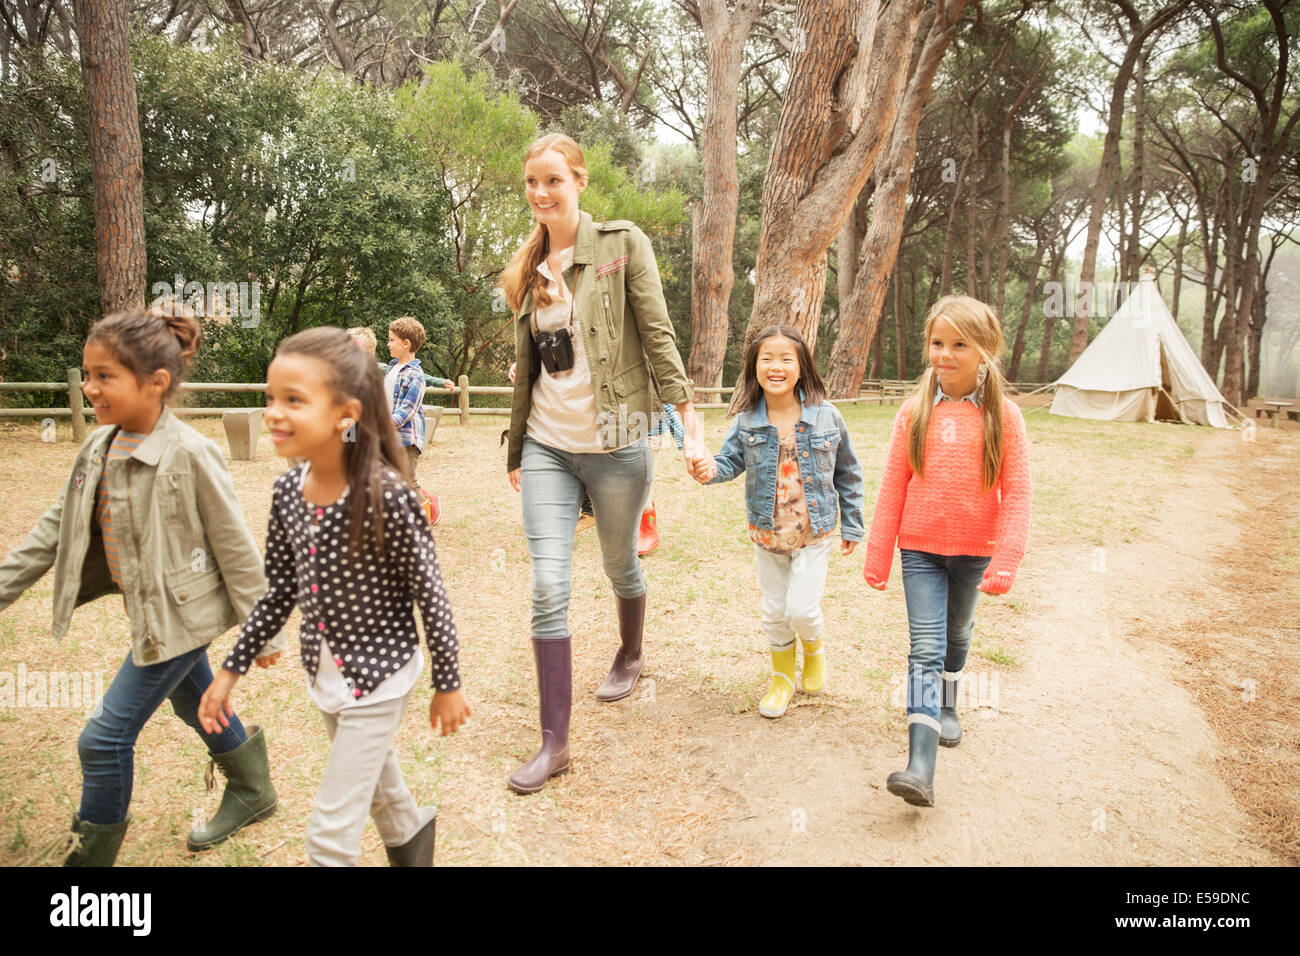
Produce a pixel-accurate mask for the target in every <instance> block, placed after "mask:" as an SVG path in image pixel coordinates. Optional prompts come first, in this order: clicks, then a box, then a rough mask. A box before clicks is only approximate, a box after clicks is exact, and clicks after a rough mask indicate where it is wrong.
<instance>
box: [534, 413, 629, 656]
mask: <svg viewBox="0 0 1300 956" xmlns="http://www.w3.org/2000/svg"><path fill="white" fill-rule="evenodd" d="M520 468H521V471H520V491H521V492H522V495H523V509H524V535H525V536H526V537H527V538H528V553H529V554H530V555H531V556H532V559H533V620H532V636H533V637H534V638H537V639H548V638H549V639H559V638H564V637H568V636H569V594H570V592H571V590H572V587H573V535H574V533H575V531H576V530H577V525H578V508H579V505H580V504H581V502H582V491H583V489H584V488H585V489H586V490H587V494H588V495H590V496H591V506H592V511H593V512H594V513H595V515H596V533H597V534H598V535H599V536H600V554H601V560H602V562H603V564H604V567H605V575H606V576H607V577H608V578H609V580H610V583H611V584H612V585H613V586H614V593H615V594H617V595H618V596H619V597H624V598H634V597H640V596H641V595H642V594H645V589H646V581H645V573H644V572H643V571H642V570H641V559H640V558H639V557H637V553H636V542H637V531H638V529H639V528H640V525H641V511H642V509H643V508H644V507H645V503H646V498H647V497H648V496H649V494H650V482H651V480H652V479H653V477H654V456H653V455H652V454H651V452H650V443H649V442H648V441H647V440H646V439H644V438H643V439H641V440H640V441H638V442H636V443H635V444H632V445H629V446H628V447H626V448H620V449H618V450H617V451H610V452H598V453H595V454H574V453H572V452H567V451H560V450H559V449H556V448H551V447H550V446H549V445H543V444H542V443H541V442H538V441H534V440H533V439H531V438H529V437H527V436H524V447H523V457H522V460H521V462H520Z"/></svg>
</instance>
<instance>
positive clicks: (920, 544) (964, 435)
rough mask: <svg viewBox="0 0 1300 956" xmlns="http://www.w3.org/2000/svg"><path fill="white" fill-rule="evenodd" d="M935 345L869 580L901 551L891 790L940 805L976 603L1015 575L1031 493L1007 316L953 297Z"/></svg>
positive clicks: (889, 484) (893, 456)
mask: <svg viewBox="0 0 1300 956" xmlns="http://www.w3.org/2000/svg"><path fill="white" fill-rule="evenodd" d="M925 341H926V347H925V348H926V351H925V358H926V361H927V364H928V366H929V367H928V368H927V369H926V370H925V372H924V373H922V375H921V378H920V382H919V384H918V388H917V390H916V392H915V393H914V394H913V395H912V396H911V397H910V398H909V399H908V400H907V401H906V402H904V403H903V407H902V408H900V409H899V412H898V416H897V418H895V420H894V432H893V436H892V437H891V439H890V442H889V451H888V453H887V455H886V460H885V473H884V476H883V478H882V479H881V483H880V493H879V495H878V496H877V498H876V512H875V517H874V519H873V520H872V522H871V533H870V535H869V536H868V538H867V559H866V564H865V566H864V567H863V577H865V578H866V581H867V584H869V585H870V586H871V587H873V588H876V589H877V590H880V591H883V590H884V589H885V583H886V581H888V579H889V570H890V565H891V564H892V563H893V556H894V546H895V544H897V546H898V548H899V552H900V558H901V562H902V568H903V593H904V595H905V597H906V600H907V624H908V630H909V632H910V636H911V652H910V653H909V654H908V658H907V666H908V678H907V732H908V761H907V769H906V770H902V771H898V772H896V773H892V774H890V775H889V779H888V782H887V785H888V788H889V792H890V793H893V794H896V795H897V796H900V797H902V798H903V799H904V800H906V801H907V802H908V803H910V804H913V805H915V806H923V807H929V806H933V805H934V765H935V757H936V754H937V748H938V746H939V745H943V746H945V747H956V746H957V745H958V744H959V743H960V742H961V736H962V731H961V724H960V722H959V721H958V719H957V682H958V680H959V679H960V677H961V671H962V668H963V667H964V666H965V664H966V654H967V651H968V650H969V648H970V638H971V632H972V631H973V630H974V622H975V602H976V600H977V598H978V597H979V592H980V591H983V592H984V593H986V594H1005V593H1006V592H1007V591H1008V590H1009V589H1010V587H1011V583H1012V581H1014V580H1015V574H1016V569H1017V567H1018V566H1019V565H1020V561H1021V559H1022V558H1023V557H1024V554H1025V540H1026V537H1027V535H1028V532H1029V512H1030V501H1031V496H1032V490H1031V488H1030V483H1029V458H1028V441H1027V440H1026V437H1025V420H1024V418H1023V417H1022V416H1021V414H1020V409H1019V407H1018V406H1017V405H1016V404H1015V403H1014V402H1012V401H1010V400H1008V398H1007V396H1006V381H1005V380H1004V379H1003V377H1002V372H1001V369H1000V358H1001V355H1002V352H1003V350H1004V348H1005V342H1004V341H1003V338H1002V327H1001V325H1000V324H999V323H998V318H997V315H995V314H994V312H993V310H992V309H991V308H990V307H989V306H988V305H986V304H985V303H983V302H981V301H979V300H978V299H972V298H970V297H969V296H961V295H949V296H944V297H943V298H942V299H940V300H939V301H938V302H936V303H935V304H934V306H933V307H932V308H931V309H930V312H929V314H928V315H927V316H926V319H925Z"/></svg>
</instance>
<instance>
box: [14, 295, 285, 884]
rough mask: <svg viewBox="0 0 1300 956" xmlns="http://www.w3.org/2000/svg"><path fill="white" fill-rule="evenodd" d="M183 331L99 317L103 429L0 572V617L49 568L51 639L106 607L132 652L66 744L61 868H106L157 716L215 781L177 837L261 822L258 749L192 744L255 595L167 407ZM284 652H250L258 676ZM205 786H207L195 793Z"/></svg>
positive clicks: (192, 325)
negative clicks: (214, 794) (188, 737)
mask: <svg viewBox="0 0 1300 956" xmlns="http://www.w3.org/2000/svg"><path fill="white" fill-rule="evenodd" d="M200 338H201V335H200V330H199V325H198V323H197V322H196V321H195V320H194V318H193V317H192V316H191V315H190V314H189V313H188V312H187V311H186V310H185V309H184V308H183V307H181V306H179V305H159V306H155V307H153V308H150V309H136V310H133V311H128V312H123V313H119V314H117V315H113V316H110V317H108V318H106V319H104V320H103V321H101V322H98V323H96V325H95V326H94V327H93V328H92V329H91V330H90V336H89V337H88V338H87V340H86V346H85V350H84V352H83V363H84V365H85V370H84V374H85V384H84V385H83V386H82V390H83V391H84V392H85V394H86V399H87V400H88V401H89V402H90V404H91V406H92V407H93V408H94V410H95V418H96V420H97V421H98V422H99V423H100V425H101V426H102V427H100V428H97V429H95V430H94V431H93V432H91V434H90V435H89V436H88V437H87V438H86V440H85V442H84V443H83V444H82V446H81V450H80V452H78V454H77V459H76V461H75V462H74V463H73V466H72V474H71V475H70V476H69V477H68V480H67V482H66V483H65V484H64V486H63V491H62V492H60V494H59V498H58V500H57V501H55V503H54V505H53V506H52V507H51V508H50V510H49V511H47V512H46V513H45V515H44V516H43V517H42V518H41V520H40V521H39V522H38V523H37V525H36V528H35V529H34V530H33V531H32V532H31V534H29V535H28V536H27V538H26V540H25V541H23V543H22V544H21V545H19V546H18V547H17V548H15V549H14V550H13V551H11V552H10V553H9V555H8V557H6V558H5V560H4V563H3V564H0V610H2V609H4V608H6V607H8V606H9V605H10V604H12V603H13V602H14V601H15V600H17V599H18V597H19V596H20V595H21V594H22V593H23V592H24V591H26V590H27V589H28V588H30V587H31V586H32V585H33V584H35V583H36V581H37V580H39V579H40V577H41V576H42V575H43V574H44V573H45V571H46V570H47V569H48V568H49V567H50V566H51V565H53V566H54V618H53V622H52V625H51V630H52V631H53V633H54V636H55V637H62V636H63V635H64V634H66V633H67V631H68V625H69V623H70V621H71V618H72V612H73V609H74V608H76V607H80V606H81V605H82V604H85V603H86V602H88V601H93V600H94V599H96V598H98V597H101V596H103V595H105V594H121V595H122V599H123V602H124V603H125V605H126V612H127V617H128V618H129V620H130V624H131V650H130V652H129V653H128V654H127V656H126V660H124V661H123V662H122V666H121V668H120V669H119V670H118V672H117V676H116V677H114V678H113V682H112V684H111V685H110V686H109V688H108V691H107V692H106V693H105V694H104V698H103V700H102V701H100V702H99V703H98V705H97V706H96V709H95V712H94V715H93V716H92V717H91V719H90V721H89V722H88V723H87V724H86V728H85V730H83V731H82V733H81V738H80V740H79V741H78V744H77V750H78V752H79V754H80V756H81V773H82V787H81V806H80V808H79V809H78V811H77V812H76V813H75V814H73V817H72V840H71V845H70V850H69V852H68V855H67V858H66V859H65V861H64V863H65V865H68V866H112V864H113V862H114V860H115V859H116V858H117V853H118V850H119V848H120V847H121V845H122V840H123V838H124V837H125V835H126V830H127V827H128V825H129V823H130V817H129V815H128V813H127V809H128V807H129V806H130V803H131V789H132V781H133V778H134V753H135V741H136V738H137V737H138V736H139V734H140V730H141V729H142V728H143V727H144V725H145V722H146V721H148V720H149V718H150V717H151V716H152V715H153V713H154V712H155V711H156V710H157V709H158V708H159V707H160V706H161V705H162V703H163V701H170V702H171V705H172V709H173V711H175V713H176V716H177V717H179V718H180V719H181V720H183V721H184V722H185V723H187V724H189V726H190V727H192V728H194V730H195V731H196V732H197V733H198V735H199V737H200V738H201V739H202V740H203V742H204V744H205V745H206V746H207V748H208V751H209V753H210V754H211V756H212V761H213V763H214V764H215V765H216V766H217V767H219V768H220V769H221V770H222V772H223V773H224V774H225V776H226V778H227V784H226V790H225V793H224V794H223V795H222V800H221V806H220V808H219V809H218V810H217V814H216V816H215V817H213V819H212V820H210V821H208V823H207V824H205V825H204V826H201V827H199V828H198V829H196V830H195V831H194V832H193V833H191V834H190V837H189V840H188V846H189V848H190V849H191V850H204V849H207V848H208V847H211V846H214V845H215V844H217V843H220V842H221V841H222V840H225V839H226V838H227V837H229V836H230V835H231V834H233V833H234V832H235V831H236V830H238V829H240V828H241V827H243V826H245V825H247V824H249V823H252V822H253V821H254V820H260V819H262V818H263V817H265V816H268V815H269V814H271V813H272V812H273V811H274V810H275V805H276V794H275V789H274V788H273V787H272V786H271V778H270V771H269V769H268V765H267V758H266V740H265V738H264V737H263V736H262V732H261V730H260V729H259V728H257V727H255V726H250V727H248V728H247V729H245V727H244V725H243V724H242V723H241V722H240V720H239V718H238V717H235V716H233V714H232V716H231V718H230V720H229V722H228V723H227V725H226V726H225V727H223V728H219V729H217V730H215V731H205V730H204V729H203V728H202V727H200V725H199V720H198V705H199V700H200V698H201V697H202V695H203V692H204V691H205V690H207V688H208V685H209V684H210V683H212V669H211V667H210V666H209V664H208V657H207V649H208V644H210V643H211V642H212V641H213V640H215V639H216V638H217V637H219V636H221V635H222V634H224V633H225V632H226V631H227V630H229V629H230V628H231V627H233V626H234V625H235V624H236V623H238V622H239V621H240V620H242V619H243V618H244V617H245V616H247V615H248V613H249V612H250V611H251V610H252V609H253V606H254V605H255V604H256V603H257V600H258V599H259V598H260V597H261V596H262V593H263V592H264V591H265V590H266V578H265V576H264V575H263V572H262V557H261V555H260V554H259V553H258V550H257V545H256V544H255V543H254V541H253V536H252V534H250V533H249V530H248V526H247V525H246V524H245V523H244V517H243V514H242V513H241V511H240V508H239V501H238V499H236V497H235V488H234V484H233V482H232V481H231V478H230V472H229V470H228V469H227V467H226V462H225V459H224V458H223V457H222V454H221V450H220V449H219V448H218V447H217V446H216V444H215V443H214V442H212V441H211V440H209V439H208V438H205V437H204V436H203V435H201V434H199V433H198V432H197V431H195V430H194V429H193V428H191V427H190V426H189V425H186V424H185V423H184V422H182V421H181V420H180V419H179V418H178V417H177V416H176V415H175V414H174V413H173V412H172V411H171V409H170V408H169V407H168V405H167V401H168V399H169V398H171V397H172V396H173V395H174V394H175V393H176V388H177V386H178V385H179V384H180V382H181V378H182V377H183V375H184V374H185V372H186V370H187V369H188V367H189V364H190V360H191V359H192V358H193V356H194V354H195V353H196V352H197V351H198V347H199V341H200ZM282 647H283V640H282V639H280V640H278V641H277V642H276V643H275V644H268V645H267V646H266V647H264V648H262V650H261V654H262V655H263V656H262V657H260V658H259V659H258V664H259V665H260V666H262V667H267V666H270V664H272V663H274V661H275V659H276V658H278V657H279V656H280V654H279V652H280V649H281V648H282ZM209 779H211V777H209Z"/></svg>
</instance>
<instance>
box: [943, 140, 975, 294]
mask: <svg viewBox="0 0 1300 956" xmlns="http://www.w3.org/2000/svg"><path fill="white" fill-rule="evenodd" d="M971 158H972V157H970V156H965V157H963V158H962V161H961V169H960V170H959V171H958V173H957V182H956V183H955V184H954V185H953V189H952V201H951V202H949V203H948V217H947V218H948V224H947V225H946V226H945V227H944V230H943V268H942V273H941V278H940V280H939V294H940V295H948V294H950V293H951V292H952V237H953V234H954V233H955V232H956V230H957V202H958V200H960V199H961V193H962V187H963V186H964V185H965V184H966V170H967V167H969V166H970V163H971Z"/></svg>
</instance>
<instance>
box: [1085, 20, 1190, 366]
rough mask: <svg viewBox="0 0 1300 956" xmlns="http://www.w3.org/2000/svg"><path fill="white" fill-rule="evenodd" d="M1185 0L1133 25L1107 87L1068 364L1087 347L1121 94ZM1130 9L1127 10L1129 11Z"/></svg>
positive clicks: (1116, 148)
mask: <svg viewBox="0 0 1300 956" xmlns="http://www.w3.org/2000/svg"><path fill="white" fill-rule="evenodd" d="M1188 2H1189V0H1172V2H1171V3H1169V4H1167V5H1166V6H1164V7H1162V8H1161V9H1160V10H1159V11H1158V12H1157V13H1156V14H1155V15H1154V16H1152V17H1151V19H1150V20H1149V21H1147V23H1146V25H1145V26H1143V25H1141V23H1140V22H1133V23H1132V25H1133V27H1134V33H1133V37H1132V39H1130V40H1129V43H1128V48H1127V49H1126V50H1125V53H1124V59H1123V61H1121V63H1120V65H1119V69H1118V70H1117V71H1116V73H1115V81H1114V84H1113V85H1112V87H1111V97H1110V113H1109V116H1108V117H1107V122H1106V140H1105V143H1104V144H1103V146H1102V151H1101V164H1100V165H1099V166H1098V168H1097V181H1096V183H1094V184H1093V188H1092V209H1091V212H1090V213H1089V216H1088V238H1087V241H1086V242H1085V244H1084V247H1083V264H1082V266H1081V267H1080V270H1079V293H1080V294H1079V299H1078V301H1077V302H1076V303H1075V306H1074V308H1075V315H1074V335H1073V336H1072V338H1071V339H1070V355H1069V363H1070V364H1071V365H1073V364H1074V362H1075V361H1076V360H1077V359H1078V358H1079V356H1080V355H1082V354H1083V350H1084V349H1086V348H1087V347H1088V332H1089V329H1090V328H1091V318H1092V316H1091V313H1090V312H1089V309H1088V305H1089V299H1090V298H1091V296H1090V295H1089V294H1088V290H1090V289H1091V287H1092V283H1093V281H1094V280H1095V279H1096V275H1097V246H1098V244H1099V243H1100V241H1101V221H1102V216H1103V215H1104V214H1105V212H1106V197H1107V196H1108V195H1109V194H1110V189H1111V180H1112V177H1113V175H1114V172H1115V167H1116V166H1117V165H1118V163H1119V136H1120V131H1121V128H1122V126H1123V121H1124V92H1125V90H1126V89H1127V88H1128V84H1129V80H1130V79H1131V78H1132V76H1133V69H1134V67H1135V66H1136V65H1137V59H1138V56H1139V55H1141V53H1142V48H1143V46H1144V45H1145V44H1146V41H1147V40H1148V39H1149V38H1150V37H1151V36H1152V35H1153V34H1154V33H1155V32H1156V31H1158V30H1160V29H1163V28H1164V27H1165V25H1166V24H1168V23H1169V22H1170V21H1172V20H1173V19H1174V18H1175V17H1176V16H1178V15H1179V14H1180V13H1181V12H1182V10H1183V8H1184V7H1186V6H1187V4H1188ZM1130 10H1131V8H1130Z"/></svg>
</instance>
